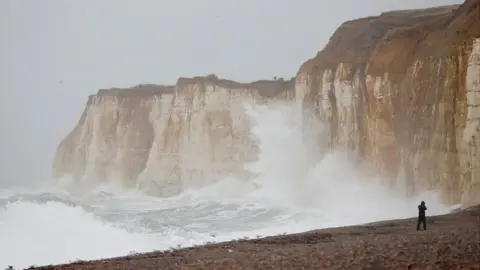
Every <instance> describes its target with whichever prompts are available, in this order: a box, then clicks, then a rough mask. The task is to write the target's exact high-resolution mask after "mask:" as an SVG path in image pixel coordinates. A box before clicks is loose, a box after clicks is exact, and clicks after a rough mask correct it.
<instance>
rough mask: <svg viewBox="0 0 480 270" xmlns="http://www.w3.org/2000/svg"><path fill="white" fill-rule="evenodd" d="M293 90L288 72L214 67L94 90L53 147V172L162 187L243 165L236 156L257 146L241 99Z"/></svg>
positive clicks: (284, 96)
mask: <svg viewBox="0 0 480 270" xmlns="http://www.w3.org/2000/svg"><path fill="white" fill-rule="evenodd" d="M294 96H295V93H294V79H291V80H289V81H283V80H276V81H257V82H253V83H249V84H241V83H236V82H232V81H228V80H222V79H218V78H217V77H216V76H214V75H213V76H212V75H210V76H207V77H196V78H180V79H179V80H178V81H177V84H176V85H175V86H159V85H140V86H137V87H134V88H130V89H109V90H99V91H98V93H97V94H96V95H92V96H90V97H89V99H88V102H87V105H86V108H85V111H84V113H83V115H82V117H81V119H80V121H79V122H78V124H77V126H76V127H75V129H74V130H73V131H72V132H71V133H70V134H68V136H67V137H66V138H65V139H64V140H63V141H62V142H61V144H60V146H59V147H58V150H57V154H56V156H55V160H54V164H53V173H54V177H55V178H62V177H69V178H71V180H73V181H75V182H76V183H81V182H83V183H86V184H88V182H89V181H94V182H96V183H98V182H102V181H104V182H105V181H110V180H115V181H116V182H120V183H124V184H125V185H126V186H132V185H140V186H143V188H145V189H146V190H148V191H151V192H154V193H156V194H162V193H163V194H165V195H166V194H175V193H177V192H179V191H181V190H182V187H184V186H188V187H195V186H201V185H204V184H205V181H214V180H217V179H218V178H219V177H223V176H227V175H228V174H229V173H236V174H242V173H246V172H244V171H243V164H244V163H245V162H248V161H252V160H253V159H254V158H255V153H256V152H255V150H256V148H255V144H254V143H253V142H252V141H251V138H250V137H249V132H248V131H249V129H250V124H251V123H249V121H248V120H247V118H246V115H245V113H244V109H243V107H242V103H247V104H262V103H272V102H281V101H284V100H290V102H292V101H293V99H294ZM199 157H202V158H200V159H199ZM193 180H194V181H193Z"/></svg>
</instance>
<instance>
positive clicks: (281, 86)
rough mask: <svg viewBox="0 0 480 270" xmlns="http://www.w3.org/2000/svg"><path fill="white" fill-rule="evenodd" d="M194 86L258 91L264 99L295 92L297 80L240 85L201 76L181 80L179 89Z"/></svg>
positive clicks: (277, 80) (264, 81)
mask: <svg viewBox="0 0 480 270" xmlns="http://www.w3.org/2000/svg"><path fill="white" fill-rule="evenodd" d="M192 84H203V85H207V84H211V85H216V86H219V87H224V88H226V89H229V90H238V89H249V90H256V91H257V92H258V94H260V95H262V96H264V97H273V96H276V95H278V94H280V93H282V92H284V91H285V90H290V91H293V90H294V88H295V78H294V77H293V78H291V79H289V80H284V79H283V78H278V79H276V80H259V81H254V82H251V83H240V82H235V81H231V80H226V79H221V78H218V77H217V76H216V75H213V74H212V75H208V76H199V77H193V78H179V79H178V81H177V87H179V88H183V87H185V86H187V85H192Z"/></svg>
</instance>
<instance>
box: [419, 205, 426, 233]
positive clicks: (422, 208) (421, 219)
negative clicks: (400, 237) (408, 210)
mask: <svg viewBox="0 0 480 270" xmlns="http://www.w3.org/2000/svg"><path fill="white" fill-rule="evenodd" d="M426 210H427V207H426V206H425V202H424V201H422V202H421V203H420V205H419V206H418V221H417V231H419V230H420V224H421V223H423V229H424V230H426V229H427V218H426V217H425V211H426Z"/></svg>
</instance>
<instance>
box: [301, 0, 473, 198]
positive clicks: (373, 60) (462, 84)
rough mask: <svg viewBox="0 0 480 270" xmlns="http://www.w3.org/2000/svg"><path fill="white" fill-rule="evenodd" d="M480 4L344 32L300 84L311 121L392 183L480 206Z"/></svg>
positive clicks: (409, 14)
mask: <svg viewBox="0 0 480 270" xmlns="http://www.w3.org/2000/svg"><path fill="white" fill-rule="evenodd" d="M479 44H480V1H466V2H465V3H464V4H463V5H461V6H447V7H439V8H435V9H427V10H415V11H398V12H388V13H385V14H382V15H380V16H378V17H370V18H365V19H360V20H356V21H351V22H347V23H345V24H343V25H342V26H341V27H340V28H339V29H338V30H337V31H336V33H335V34H334V35H333V37H332V39H331V41H330V42H329V44H328V45H327V46H326V48H325V49H324V50H323V51H321V52H320V53H319V54H318V55H317V56H316V57H315V58H313V59H311V60H309V61H307V62H306V63H305V64H304V65H303V66H302V67H301V68H300V70H299V73H298V75H297V80H296V91H297V92H296V97H297V103H299V104H301V105H302V106H303V107H304V111H305V112H306V114H307V115H306V116H308V118H312V116H310V115H312V114H313V115H315V116H317V117H319V118H320V119H321V120H323V121H326V122H328V123H330V127H331V129H330V133H331V136H330V140H331V141H330V144H331V145H332V146H336V147H345V148H348V149H350V150H352V151H355V152H357V153H358V154H360V156H362V157H364V158H365V159H366V160H367V161H369V162H370V163H371V164H372V167H373V169H374V171H375V172H376V173H379V174H380V175H381V176H382V177H383V179H384V181H385V182H386V183H387V184H389V185H391V186H392V187H396V188H397V189H403V190H404V192H406V193H407V194H415V193H418V192H420V191H424V190H428V189H440V190H441V191H442V192H443V199H444V200H445V201H446V202H449V203H460V202H461V203H464V204H466V205H468V204H473V203H479V202H480V187H479V186H480V178H479V176H478V175H479V168H480V163H479V162H480V158H479V156H478V155H479V154H480V153H479V147H478V144H479V136H480V134H479V121H480V118H479V116H480V111H479V110H480V104H479V100H480V93H479V87H480V64H479V63H480V61H479V59H480V57H479V46H480V45H479Z"/></svg>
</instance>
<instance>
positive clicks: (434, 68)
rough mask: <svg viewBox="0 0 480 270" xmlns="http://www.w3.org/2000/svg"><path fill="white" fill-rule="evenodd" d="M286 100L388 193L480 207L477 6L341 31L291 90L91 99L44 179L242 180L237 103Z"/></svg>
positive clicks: (119, 94)
mask: <svg viewBox="0 0 480 270" xmlns="http://www.w3.org/2000/svg"><path fill="white" fill-rule="evenodd" d="M285 100H288V101H291V102H292V103H293V102H296V103H297V104H298V105H300V106H301V107H302V108H303V111H304V116H305V117H304V121H303V126H304V128H305V130H307V129H310V128H312V127H315V126H316V125H317V124H318V123H323V124H325V123H326V124H327V126H328V136H327V139H326V138H325V136H321V137H320V136H319V137H320V138H319V140H318V142H317V144H318V145H326V146H327V147H328V148H329V149H332V148H346V149H348V150H350V151H352V152H354V153H357V154H358V155H359V156H360V157H362V160H364V161H365V164H370V168H371V169H372V171H373V172H374V173H376V174H378V175H380V176H381V177H382V179H383V181H384V182H385V183H386V184H387V185H390V186H392V187H394V188H396V189H399V190H403V192H405V193H406V194H410V195H414V194H417V193H419V192H421V191H425V190H429V189H438V190H440V191H441V192H442V196H443V199H444V200H445V201H446V202H448V203H452V204H453V203H463V204H464V205H470V204H474V203H480V0H467V1H465V2H464V3H463V4H462V5H455V6H442V7H437V8H430V9H423V10H403V11H393V12H386V13H383V14H381V15H379V16H373V17H368V18H363V19H358V20H353V21H349V22H345V23H344V24H343V25H341V26H340V27H339V29H338V30H337V31H336V32H335V33H334V35H333V36H332V38H331V39H330V41H329V43H328V44H327V46H326V47H325V48H324V49H323V50H322V51H320V52H319V53H318V54H317V55H316V56H315V57H314V58H313V59H310V60H308V61H307V62H306V63H304V64H303V65H302V66H301V68H300V70H299V72H298V74H297V76H296V79H295V81H286V82H283V81H259V82H255V83H250V84H240V83H235V82H232V81H227V80H221V79H218V78H216V77H215V76H208V77H198V78H189V79H186V78H181V79H179V80H178V83H177V85H176V86H152V85H147V86H139V87H136V89H110V90H100V91H99V92H98V94H97V95H94V96H91V97H90V98H89V101H88V103H87V107H86V110H85V112H84V114H83V116H82V118H81V120H80V122H79V123H78V125H77V127H76V128H75V129H74V130H73V131H72V132H71V133H70V134H69V135H68V136H67V138H66V139H65V140H64V141H63V142H62V143H61V144H60V146H59V148H58V152H57V155H56V158H55V161H54V175H55V177H57V178H58V177H62V176H66V175H70V176H72V177H73V178H74V180H75V181H76V182H82V181H88V180H94V181H99V180H102V181H108V179H117V180H119V179H121V180H123V182H124V183H126V184H127V185H134V184H140V185H146V186H148V189H149V190H151V189H154V187H156V186H157V184H158V186H159V187H160V186H162V188H159V189H160V190H161V191H162V192H166V193H172V192H178V191H179V190H181V188H182V186H185V185H188V186H198V185H203V184H204V183H205V181H211V180H214V179H218V178H219V177H221V176H225V175H227V174H229V173H236V174H238V173H244V172H243V164H245V162H248V161H250V160H252V159H253V158H254V157H255V153H256V152H255V151H256V148H255V144H253V143H252V141H251V139H250V138H249V136H248V135H247V134H248V131H249V128H250V126H249V123H248V121H247V119H246V117H245V114H244V112H243V109H242V107H241V102H247V103H265V102H267V103H272V102H279V101H285ZM199 156H202V157H203V158H202V159H198V157H199ZM193 179H195V181H193ZM159 183H160V184H159ZM152 185H153V186H152Z"/></svg>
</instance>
